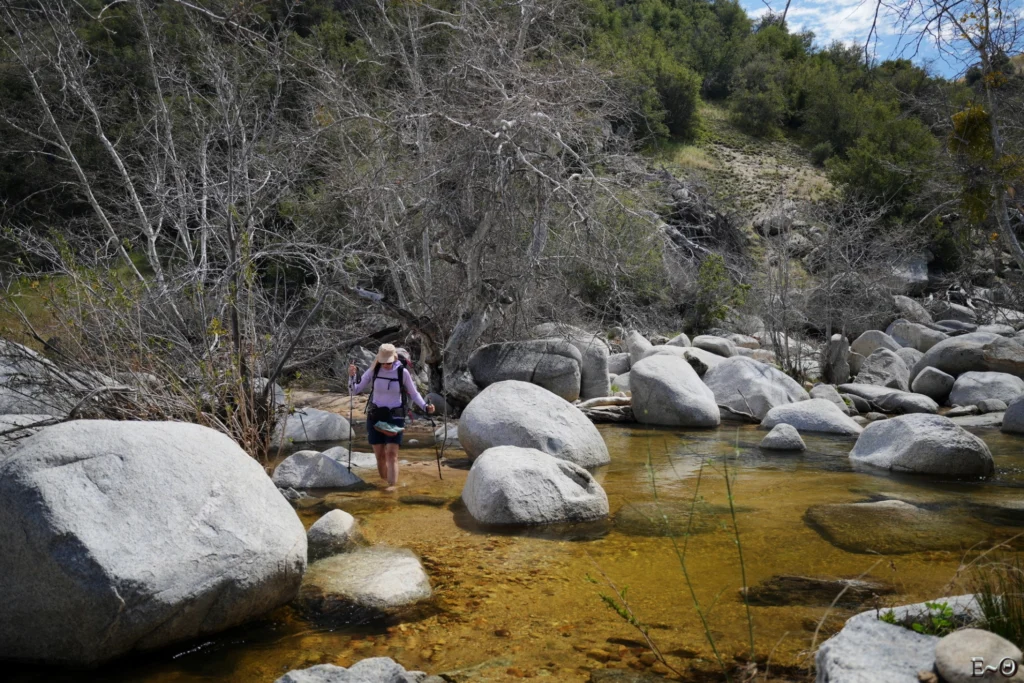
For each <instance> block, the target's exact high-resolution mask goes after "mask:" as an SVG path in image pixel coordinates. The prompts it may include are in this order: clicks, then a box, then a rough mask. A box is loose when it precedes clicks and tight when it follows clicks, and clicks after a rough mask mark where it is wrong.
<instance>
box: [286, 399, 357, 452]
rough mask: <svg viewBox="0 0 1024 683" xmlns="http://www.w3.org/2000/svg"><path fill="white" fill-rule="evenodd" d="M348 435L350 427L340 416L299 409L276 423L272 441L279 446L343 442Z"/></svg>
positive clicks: (322, 411)
mask: <svg viewBox="0 0 1024 683" xmlns="http://www.w3.org/2000/svg"><path fill="white" fill-rule="evenodd" d="M350 433H352V426H351V425H350V424H349V423H348V420H346V419H345V418H344V417H342V416H341V415H338V414H337V413H331V412H328V411H326V410H318V409H316V408H300V409H299V410H296V411H295V412H293V413H292V414H291V415H287V416H285V417H284V418H282V422H279V423H278V425H277V428H276V429H275V430H274V441H275V443H279V444H282V443H283V444H295V443H310V442H315V441H345V440H346V439H348V438H349V434H350Z"/></svg>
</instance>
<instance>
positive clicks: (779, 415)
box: [761, 398, 863, 436]
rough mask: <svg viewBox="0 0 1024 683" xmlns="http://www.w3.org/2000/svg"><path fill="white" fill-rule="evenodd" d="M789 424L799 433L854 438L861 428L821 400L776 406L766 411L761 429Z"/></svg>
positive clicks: (828, 402) (830, 403)
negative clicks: (839, 435)
mask: <svg viewBox="0 0 1024 683" xmlns="http://www.w3.org/2000/svg"><path fill="white" fill-rule="evenodd" d="M779 424H789V425H793V426H794V427H796V429H797V430H798V431H801V432H823V433H826V434H842V435H844V436H856V435H857V434H860V433H861V432H862V431H863V428H862V427H861V426H860V425H859V424H857V423H856V422H854V421H853V420H852V419H851V418H850V416H849V415H847V414H846V413H844V412H843V411H841V410H840V409H839V407H838V406H836V404H834V403H832V402H831V401H829V400H826V399H823V398H812V399H810V400H808V401H800V402H799V403H791V404H789V405H784V406H776V407H775V408H772V409H771V410H769V411H768V413H767V414H766V415H765V416H764V419H763V420H762V421H761V427H762V428H765V429H771V428H772V427H774V426H775V425H779Z"/></svg>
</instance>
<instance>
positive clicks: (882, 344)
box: [850, 330, 901, 358]
mask: <svg viewBox="0 0 1024 683" xmlns="http://www.w3.org/2000/svg"><path fill="white" fill-rule="evenodd" d="M900 347H901V345H900V344H898V343H897V342H896V340H895V339H893V338H892V337H890V336H889V335H887V334H886V333H885V332H882V331H880V330H868V331H867V332H865V333H864V334H862V335H860V336H859V337H857V339H855V340H854V342H853V343H852V344H850V351H852V352H854V353H859V354H860V355H862V356H864V357H865V358H868V357H869V356H871V354H873V353H874V352H875V351H877V350H878V349H888V350H889V351H894V352H895V351H898V350H899V349H900Z"/></svg>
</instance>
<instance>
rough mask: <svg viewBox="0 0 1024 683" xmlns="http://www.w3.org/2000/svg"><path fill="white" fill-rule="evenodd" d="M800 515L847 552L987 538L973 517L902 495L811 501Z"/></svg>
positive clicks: (896, 551) (920, 548)
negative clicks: (936, 508) (872, 499)
mask: <svg viewBox="0 0 1024 683" xmlns="http://www.w3.org/2000/svg"><path fill="white" fill-rule="evenodd" d="M890 421H891V420H886V421H884V422H876V423H875V424H876V425H883V424H885V423H886V422H890ZM871 426H874V425H871ZM871 426H869V427H868V429H871ZM804 519H805V521H806V522H807V523H808V524H809V525H810V526H811V528H812V529H814V530H815V531H817V532H818V533H819V534H821V536H822V537H823V538H824V539H825V540H826V541H828V542H829V543H831V544H832V545H834V546H836V547H837V548H840V549H842V550H845V551H847V552H850V553H864V554H876V553H877V554H881V555H902V554H906V553H916V552H924V551H928V550H960V549H964V550H966V549H968V548H971V547H972V546H974V545H976V544H978V543H983V542H984V541H986V540H987V538H988V535H987V533H986V531H985V529H984V528H983V526H982V524H981V523H980V522H978V521H977V520H973V519H971V518H969V517H961V516H957V515H951V514H945V513H942V512H935V511H932V510H926V509H924V508H920V507H917V506H915V505H911V504H910V503H906V502H904V501H902V500H883V501H879V502H876V503H837V504H827V505H814V506H811V507H810V508H808V510H807V513H806V514H805V515H804Z"/></svg>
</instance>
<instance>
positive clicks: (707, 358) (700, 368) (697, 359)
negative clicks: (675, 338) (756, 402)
mask: <svg viewBox="0 0 1024 683" xmlns="http://www.w3.org/2000/svg"><path fill="white" fill-rule="evenodd" d="M651 356H675V357H676V358H682V359H683V360H685V361H686V362H687V363H689V364H690V366H691V367H692V368H693V369H694V371H696V373H697V376H698V377H703V376H704V373H706V372H707V371H708V369H710V368H713V367H715V366H717V365H719V364H720V363H724V362H725V358H723V357H722V356H719V355H718V354H717V353H711V352H710V351H705V350H704V349H698V348H692V347H691V348H682V347H679V346H655V347H654V348H652V349H651V350H650V351H648V352H647V353H645V354H644V358H650V357H651ZM634 365H635V364H634ZM630 372H632V368H631V369H630Z"/></svg>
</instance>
